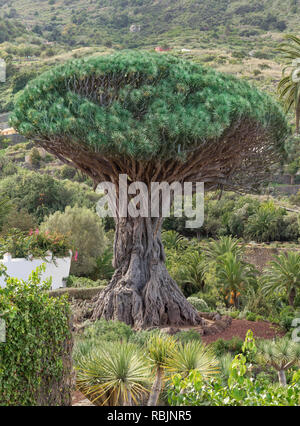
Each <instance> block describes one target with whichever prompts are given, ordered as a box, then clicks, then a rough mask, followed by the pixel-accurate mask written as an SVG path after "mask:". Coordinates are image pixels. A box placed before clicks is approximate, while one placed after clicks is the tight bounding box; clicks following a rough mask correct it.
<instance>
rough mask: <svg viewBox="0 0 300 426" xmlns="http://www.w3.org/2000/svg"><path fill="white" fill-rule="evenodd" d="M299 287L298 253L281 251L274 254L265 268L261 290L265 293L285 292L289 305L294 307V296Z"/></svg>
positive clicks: (299, 257) (299, 262) (299, 259)
mask: <svg viewBox="0 0 300 426" xmlns="http://www.w3.org/2000/svg"><path fill="white" fill-rule="evenodd" d="M299 288H300V254H299V253H297V252H289V253H283V254H280V255H279V256H275V259H274V260H273V261H272V262H270V264H269V267H268V269H267V270H266V274H265V278H264V286H263V290H264V292H265V294H270V293H277V294H278V293H283V294H284V293H286V294H287V296H288V300H289V305H290V306H292V307H294V301H295V297H296V295H297V291H299Z"/></svg>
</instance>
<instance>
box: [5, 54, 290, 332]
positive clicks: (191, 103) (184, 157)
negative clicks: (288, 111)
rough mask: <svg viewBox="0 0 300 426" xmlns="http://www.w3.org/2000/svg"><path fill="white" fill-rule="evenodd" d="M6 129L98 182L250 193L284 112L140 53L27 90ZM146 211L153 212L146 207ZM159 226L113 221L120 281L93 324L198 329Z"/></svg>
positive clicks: (181, 65)
mask: <svg viewBox="0 0 300 426" xmlns="http://www.w3.org/2000/svg"><path fill="white" fill-rule="evenodd" d="M11 124H12V125H13V126H14V127H15V128H16V129H18V131H19V132H20V133H22V134H24V135H26V136H27V137H29V138H30V139H32V140H34V141H35V142H36V143H37V144H38V145H40V146H42V147H44V148H45V149H46V150H47V151H48V152H50V153H52V154H55V155H56V156H57V157H58V158H59V159H60V160H61V161H63V162H65V163H66V164H68V165H73V166H75V167H77V168H79V169H80V170H81V171H83V172H84V173H86V174H87V175H88V176H90V177H91V178H92V179H93V181H94V183H95V186H97V185H98V184H99V183H100V182H104V181H105V182H107V181H108V182H112V183H114V184H116V189H117V198H118V200H119V187H118V182H119V175H120V174H127V176H128V183H129V184H130V183H131V182H136V181H142V182H143V183H144V184H145V185H146V186H147V188H148V189H150V187H151V182H167V183H169V184H171V183H173V182H177V181H179V182H181V183H183V182H191V181H192V182H195V181H200V182H204V183H205V185H206V189H207V190H209V189H216V188H219V187H224V188H231V189H239V190H248V191H251V190H254V189H255V190H257V189H258V188H259V186H260V184H261V182H263V181H265V180H266V179H267V177H268V176H269V175H270V168H271V166H272V164H274V163H276V162H277V161H278V159H279V157H280V153H282V150H283V143H284V139H285V137H286V135H287V132H288V127H287V123H286V119H285V117H284V114H283V112H282V111H281V109H280V107H279V106H278V105H277V104H276V102H274V101H273V100H272V99H271V98H270V97H269V96H267V95H264V94H262V93H260V92H259V91H257V90H256V89H254V88H253V87H251V86H250V85H249V84H247V83H246V82H243V81H239V80H237V79H236V78H234V77H233V76H230V75H225V74H219V73H217V72H215V71H214V70H212V69H208V68H203V67H201V66H199V65H197V64H194V63H192V62H186V61H183V60H181V59H177V58H175V57H172V56H168V55H167V56H166V55H159V54H155V53H153V54H149V53H146V52H145V53H143V52H137V51H131V52H119V53H116V54H113V55H110V56H99V57H93V58H89V59H80V60H76V61H71V62H69V63H67V64H65V65H63V66H59V67H56V68H54V69H52V70H51V71H49V72H47V73H45V74H43V75H41V76H40V77H38V78H37V79H35V80H33V81H31V82H30V83H29V85H28V86H27V88H26V89H25V90H24V92H23V93H22V94H21V95H20V96H19V97H18V100H17V103H16V108H15V111H14V113H13V115H12V119H11ZM132 198H133V196H131V197H130V196H129V200H132ZM149 205H151V204H150V203H149ZM162 221H163V219H162V217H141V216H140V217H137V218H132V217H127V218H123V217H117V218H116V235H115V243H114V266H115V268H116V272H115V274H114V276H113V278H112V281H111V282H110V284H109V285H108V287H107V288H106V289H105V290H104V291H103V292H102V293H101V294H99V298H98V302H97V303H96V305H95V309H94V313H93V318H94V319H96V318H99V317H104V318H106V319H119V320H122V321H124V322H126V323H127V324H130V325H132V326H135V327H150V326H159V325H169V324H172V325H183V324H189V325H191V324H199V323H201V321H202V320H201V318H200V317H199V314H198V312H197V311H196V310H195V309H194V308H193V307H192V306H191V305H190V304H189V303H188V302H187V301H186V299H185V297H184V296H183V294H182V293H181V291H180V290H179V288H178V287H177V285H176V283H175V282H174V281H173V280H172V279H171V277H170V276H169V274H168V272H167V269H166V267H165V254H164V250H163V244H162V242H161V232H160V230H161V225H162Z"/></svg>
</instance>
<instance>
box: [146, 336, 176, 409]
mask: <svg viewBox="0 0 300 426" xmlns="http://www.w3.org/2000/svg"><path fill="white" fill-rule="evenodd" d="M175 345H176V340H175V339H174V338H173V337H171V336H167V335H163V334H158V335H156V336H152V337H151V339H150V341H149V344H148V346H147V349H148V354H149V359H150V361H151V364H152V367H153V369H154V371H155V379H154V382H153V385H152V388H151V393H150V397H149V400H148V405H149V406H155V405H157V402H158V398H159V395H160V393H161V390H162V386H163V380H164V376H165V374H164V370H165V366H166V363H167V360H168V358H169V356H170V354H171V352H172V351H173V350H174V347H175Z"/></svg>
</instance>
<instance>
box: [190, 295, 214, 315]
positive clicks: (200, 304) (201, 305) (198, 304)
mask: <svg viewBox="0 0 300 426" xmlns="http://www.w3.org/2000/svg"><path fill="white" fill-rule="evenodd" d="M187 300H188V301H189V302H190V304H191V305H193V306H194V308H196V309H197V311H200V312H208V311H209V307H208V305H207V303H206V302H205V300H203V299H199V298H198V297H188V299H187Z"/></svg>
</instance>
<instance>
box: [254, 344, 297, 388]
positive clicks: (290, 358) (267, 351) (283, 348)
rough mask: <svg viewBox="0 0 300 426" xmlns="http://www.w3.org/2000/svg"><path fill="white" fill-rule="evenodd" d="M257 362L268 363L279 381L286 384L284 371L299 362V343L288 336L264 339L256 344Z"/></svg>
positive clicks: (283, 384)
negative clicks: (272, 339) (273, 339)
mask: <svg viewBox="0 0 300 426" xmlns="http://www.w3.org/2000/svg"><path fill="white" fill-rule="evenodd" d="M257 360H258V362H260V363H262V364H266V365H270V366H272V367H273V368H275V370H276V371H277V373H278V379H279V383H280V384H281V385H282V386H286V375H285V371H286V370H288V369H289V368H291V367H292V366H293V365H295V364H299V362H300V345H299V344H298V343H294V342H293V341H292V340H291V339H289V338H283V339H278V340H276V341H270V340H264V341H263V342H262V343H260V345H259V346H258V352H257Z"/></svg>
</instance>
